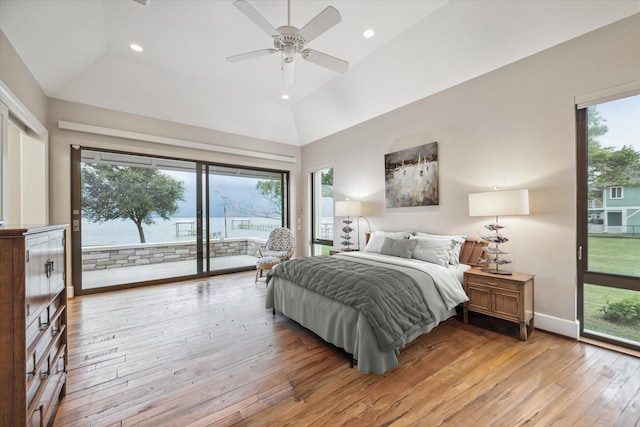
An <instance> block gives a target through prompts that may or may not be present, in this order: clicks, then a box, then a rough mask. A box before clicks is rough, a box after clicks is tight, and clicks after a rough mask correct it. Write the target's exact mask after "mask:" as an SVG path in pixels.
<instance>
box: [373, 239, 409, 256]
mask: <svg viewBox="0 0 640 427" xmlns="http://www.w3.org/2000/svg"><path fill="white" fill-rule="evenodd" d="M417 243H418V241H417V240H415V239H414V240H409V239H392V238H390V237H385V238H384V241H383V242H382V247H381V248H380V253H381V254H382V255H391V256H397V257H400V258H411V255H412V254H413V248H415V247H416V244H417Z"/></svg>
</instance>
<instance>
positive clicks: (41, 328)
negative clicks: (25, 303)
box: [40, 322, 49, 331]
mask: <svg viewBox="0 0 640 427" xmlns="http://www.w3.org/2000/svg"><path fill="white" fill-rule="evenodd" d="M48 327H49V323H47V322H44V323H40V330H41V331H44V330H45V329H47V328H48Z"/></svg>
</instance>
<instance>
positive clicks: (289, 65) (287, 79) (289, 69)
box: [282, 58, 296, 87]
mask: <svg viewBox="0 0 640 427" xmlns="http://www.w3.org/2000/svg"><path fill="white" fill-rule="evenodd" d="M290 59H291V61H289V62H287V61H285V60H284V59H283V61H282V85H283V86H284V87H292V86H293V84H294V83H295V82H296V63H295V61H294V60H293V58H290Z"/></svg>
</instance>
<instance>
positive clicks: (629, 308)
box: [601, 295, 640, 323]
mask: <svg viewBox="0 0 640 427" xmlns="http://www.w3.org/2000/svg"><path fill="white" fill-rule="evenodd" d="M601 311H602V316H603V317H604V318H605V319H607V320H611V321H612V322H618V323H638V322H640V295H637V296H635V297H627V298H624V299H622V300H620V301H616V302H610V301H608V302H607V305H606V306H604V307H602V310H601Z"/></svg>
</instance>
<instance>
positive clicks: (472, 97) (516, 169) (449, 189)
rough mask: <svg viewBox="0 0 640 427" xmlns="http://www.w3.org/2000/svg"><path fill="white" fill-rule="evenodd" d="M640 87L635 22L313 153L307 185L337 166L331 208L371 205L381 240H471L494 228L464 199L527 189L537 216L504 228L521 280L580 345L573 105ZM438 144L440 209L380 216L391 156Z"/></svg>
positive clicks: (544, 314) (307, 150)
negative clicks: (418, 236)
mask: <svg viewBox="0 0 640 427" xmlns="http://www.w3.org/2000/svg"><path fill="white" fill-rule="evenodd" d="M425 78H429V76H428V75H425ZM639 79H640V15H635V16H633V17H631V18H629V19H626V20H624V21H620V22H618V23H616V24H613V25H610V26H608V27H605V28H603V29H601V30H598V31H596V32H593V33H590V34H587V35H585V36H582V37H579V38H577V39H574V40H572V41H569V42H567V43H565V44H562V45H560V46H557V47H554V48H552V49H549V50H547V51H544V52H542V53H539V54H537V55H534V56H531V57H529V58H526V59H524V60H521V61H519V62H516V63H514V64H511V65H509V66H506V67H504V68H502V69H499V70H497V71H494V72H491V73H488V74H486V75H484V76H481V77H479V78H476V79H473V80H471V81H468V82H466V83H463V84H461V85H459V86H456V87H454V88H451V89H448V90H445V91H443V92H441V93H438V94H436V95H433V96H430V97H428V98H425V99H422V100H420V101H417V102H415V103H413V104H410V105H408V106H405V107H403V108H400V109H398V110H395V111H393V112H390V113H388V114H384V115H383V116H380V117H378V118H375V119H372V120H370V121H368V122H366V123H363V124H361V125H358V126H355V127H353V128H350V129H348V130H345V131H343V132H340V133H338V134H335V135H332V136H330V137H327V138H324V139H322V140H320V141H316V142H314V143H312V144H308V145H306V146H304V147H303V150H302V159H303V163H302V174H303V177H305V178H306V176H307V175H308V173H309V171H311V170H314V169H317V168H318V167H325V166H327V165H333V166H334V189H335V199H336V200H344V199H345V198H346V197H349V198H351V199H354V200H362V201H366V202H367V204H368V212H365V216H367V217H368V218H369V220H370V221H371V223H372V226H373V228H374V229H387V230H407V229H410V230H423V231H431V232H439V233H464V234H466V235H468V236H471V237H477V236H479V234H480V233H481V232H482V230H483V224H485V223H488V222H490V221H491V218H476V217H469V216H468V204H467V195H468V194H469V193H474V192H480V191H489V190H490V186H491V185H493V184H498V185H500V186H501V187H502V188H503V189H520V188H528V189H529V190H530V199H531V201H530V203H531V215H530V216H527V217H511V218H504V222H506V223H507V224H509V228H507V229H506V230H505V235H507V236H508V237H509V238H510V239H511V241H510V242H509V243H508V245H505V249H510V250H511V251H512V252H513V254H514V263H513V265H512V267H513V269H514V270H517V271H523V272H529V273H533V274H535V275H536V278H535V285H536V288H535V310H536V313H537V317H536V325H537V326H543V327H544V328H546V329H550V330H554V331H556V332H559V333H563V334H566V335H575V334H576V317H577V316H576V289H577V288H576V286H577V285H576V277H577V276H576V274H577V273H576V161H575V159H576V154H575V153H576V149H575V146H576V142H575V118H574V97H575V96H577V95H583V94H588V93H591V92H594V91H597V90H600V89H604V88H610V87H613V86H617V85H621V84H624V83H628V82H631V81H635V80H639ZM433 141H437V142H438V149H439V169H440V177H439V183H440V204H439V206H434V207H424V208H401V209H387V208H385V206H384V204H385V199H384V155H385V154H387V153H390V152H395V151H398V150H402V149H405V148H408V147H413V146H417V145H421V144H425V143H430V142H433ZM303 188H304V189H305V191H306V188H307V186H303ZM306 197H308V194H306V192H305V200H306ZM336 225H337V224H336ZM361 225H362V227H366V226H365V225H364V221H361ZM307 239H308V232H307Z"/></svg>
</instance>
